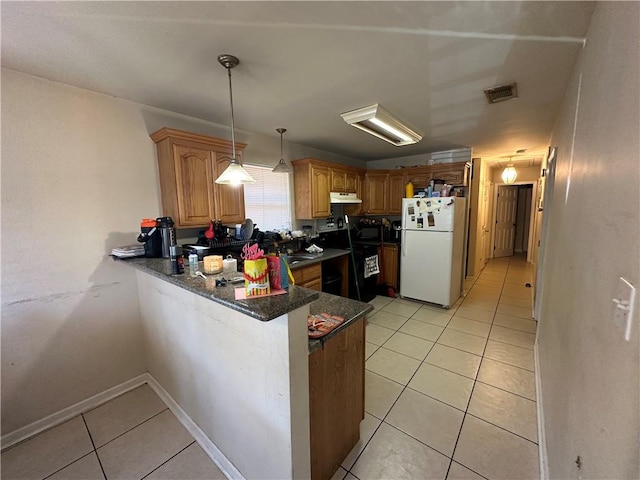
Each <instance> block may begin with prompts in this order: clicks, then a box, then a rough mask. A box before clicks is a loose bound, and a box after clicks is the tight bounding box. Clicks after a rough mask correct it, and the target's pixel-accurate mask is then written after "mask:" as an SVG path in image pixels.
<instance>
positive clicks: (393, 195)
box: [387, 173, 405, 215]
mask: <svg viewBox="0 0 640 480" xmlns="http://www.w3.org/2000/svg"><path fill="white" fill-rule="evenodd" d="M404 184H405V181H404V174H403V173H390V174H389V203H388V206H389V208H388V212H387V213H389V215H393V214H396V215H400V214H402V198H403V197H404Z"/></svg>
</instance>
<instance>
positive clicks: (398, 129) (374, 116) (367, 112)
mask: <svg viewBox="0 0 640 480" xmlns="http://www.w3.org/2000/svg"><path fill="white" fill-rule="evenodd" d="M340 116H341V117H342V119H343V120H344V121H345V122H347V123H348V124H349V125H351V126H353V127H356V128H359V129H360V130H362V131H364V132H367V133H369V134H371V135H373V136H375V137H378V138H380V139H382V140H384V141H385V142H389V143H391V144H393V145H395V146H396V147H400V146H402V145H411V144H412V143H418V142H419V141H420V140H422V135H420V134H418V133H416V132H414V131H413V130H412V129H411V128H409V127H408V126H407V125H405V124H404V123H403V122H401V121H400V120H398V119H397V118H396V117H394V116H393V115H392V114H391V113H389V112H388V111H387V110H385V109H384V108H382V106H381V105H379V104H377V103H376V104H375V105H370V106H368V107H362V108H358V109H357V110H352V111H351V112H347V113H342V114H340Z"/></svg>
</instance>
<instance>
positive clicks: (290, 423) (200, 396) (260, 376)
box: [122, 258, 373, 479]
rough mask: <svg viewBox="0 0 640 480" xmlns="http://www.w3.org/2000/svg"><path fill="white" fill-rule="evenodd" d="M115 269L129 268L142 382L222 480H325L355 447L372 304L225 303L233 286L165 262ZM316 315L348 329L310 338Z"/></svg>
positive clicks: (279, 298) (295, 293)
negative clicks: (203, 450) (215, 460)
mask: <svg viewBox="0 0 640 480" xmlns="http://www.w3.org/2000/svg"><path fill="white" fill-rule="evenodd" d="M318 260H320V258H319V259H318ZM122 263H124V264H126V265H130V266H132V267H134V268H136V269H137V272H136V276H137V284H138V295H139V299H140V315H141V318H142V325H143V333H144V339H145V351H146V353H147V364H148V371H149V373H150V375H151V376H153V377H154V378H155V379H156V380H157V382H158V383H159V384H160V385H161V386H162V387H163V388H164V389H165V390H166V391H167V392H168V394H169V395H170V396H171V397H172V398H173V400H174V401H175V402H176V403H177V404H178V405H179V406H180V408H181V409H182V410H183V411H184V412H185V413H186V415H187V416H189V417H190V419H191V420H192V421H193V422H194V423H195V424H196V425H197V426H198V428H199V429H200V430H201V431H202V432H203V433H204V435H206V437H207V438H208V439H209V440H210V441H211V442H212V444H213V445H214V446H215V447H214V448H213V450H214V451H215V450H216V449H217V450H219V452H221V454H222V455H223V456H224V458H223V459H222V460H223V466H224V462H227V467H230V468H228V470H232V472H228V473H234V472H233V470H234V469H235V470H236V471H237V473H236V476H237V474H239V475H242V476H243V477H245V478H310V477H311V478H314V479H316V478H317V479H320V478H325V477H326V478H328V477H330V476H331V474H332V473H333V471H335V469H337V467H338V465H339V464H340V462H341V461H342V460H343V459H344V457H345V456H346V455H347V454H348V453H349V451H350V450H351V448H352V447H353V445H354V444H355V443H356V442H357V441H358V438H359V431H358V427H359V424H360V421H361V420H362V418H363V416H364V318H363V317H364V315H366V314H367V313H368V312H369V311H371V310H372V309H373V307H372V306H370V305H368V304H365V303H361V302H356V301H353V300H349V299H346V298H342V297H336V296H333V295H328V294H325V293H319V292H317V291H314V290H309V289H307V288H303V287H298V286H295V285H293V286H290V287H289V290H288V293H286V294H283V295H275V296H269V297H262V298H256V299H247V300H235V297H234V289H235V287H234V286H232V285H226V286H223V287H215V286H214V285H215V283H212V282H207V281H206V280H205V279H202V278H200V277H191V276H190V275H189V272H188V269H187V271H186V272H185V273H184V274H182V275H177V276H171V275H168V273H169V272H170V266H169V261H168V260H165V259H147V258H135V259H129V260H124V261H122ZM207 280H211V279H210V278H209V279H207ZM321 312H327V313H331V314H334V315H341V316H343V317H345V319H346V320H345V322H344V324H343V325H342V326H341V327H340V328H338V329H336V330H334V331H333V332H331V333H330V334H329V335H327V336H326V337H323V339H320V340H318V339H315V340H312V341H309V338H308V335H307V316H308V315H309V314H310V313H313V314H315V313H321ZM341 410H342V411H341ZM336 422H337V424H336ZM334 424H335V425H336V426H335V427H333V426H332V425H334ZM327 444H328V445H329V446H328V447H327ZM314 445H315V446H317V448H316V447H314V448H312V446H314ZM323 445H324V448H323V447H322V446H323ZM209 450H210V451H211V449H209ZM312 452H313V453H312Z"/></svg>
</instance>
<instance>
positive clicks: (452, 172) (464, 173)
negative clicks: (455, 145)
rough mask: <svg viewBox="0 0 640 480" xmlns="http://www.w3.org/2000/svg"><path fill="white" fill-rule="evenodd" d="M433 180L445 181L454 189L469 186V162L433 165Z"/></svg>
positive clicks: (431, 167)
mask: <svg viewBox="0 0 640 480" xmlns="http://www.w3.org/2000/svg"><path fill="white" fill-rule="evenodd" d="M429 168H430V169H431V178H432V179H434V180H435V179H439V180H444V182H445V183H446V184H447V185H453V186H454V187H462V186H467V185H468V184H469V165H468V164H467V162H456V163H440V164H437V165H431V166H430V167H429Z"/></svg>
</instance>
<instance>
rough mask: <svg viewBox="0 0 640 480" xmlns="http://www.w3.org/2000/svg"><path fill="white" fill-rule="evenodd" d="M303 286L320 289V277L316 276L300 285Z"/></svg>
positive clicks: (319, 290)
mask: <svg viewBox="0 0 640 480" xmlns="http://www.w3.org/2000/svg"><path fill="white" fill-rule="evenodd" d="M302 286H303V287H304V288H310V289H311V290H317V291H318V292H321V291H322V279H320V278H316V279H315V280H311V281H310V282H307V283H305V284H303V285H302Z"/></svg>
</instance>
